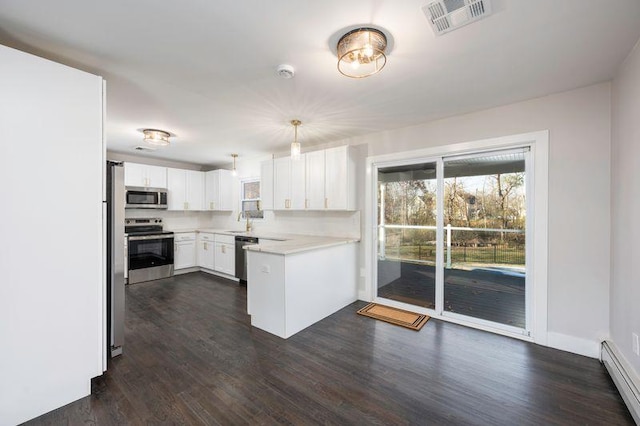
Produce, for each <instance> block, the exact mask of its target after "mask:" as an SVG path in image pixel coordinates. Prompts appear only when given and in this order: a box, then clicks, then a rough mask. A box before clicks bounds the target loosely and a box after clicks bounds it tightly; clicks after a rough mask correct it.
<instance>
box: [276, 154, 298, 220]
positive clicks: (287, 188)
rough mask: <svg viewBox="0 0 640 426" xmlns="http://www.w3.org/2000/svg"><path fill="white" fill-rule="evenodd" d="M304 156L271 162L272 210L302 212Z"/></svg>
mask: <svg viewBox="0 0 640 426" xmlns="http://www.w3.org/2000/svg"><path fill="white" fill-rule="evenodd" d="M304 205H305V154H303V155H301V156H300V159H299V160H292V159H291V158H290V157H285V158H278V159H275V160H273V209H274V210H304Z"/></svg>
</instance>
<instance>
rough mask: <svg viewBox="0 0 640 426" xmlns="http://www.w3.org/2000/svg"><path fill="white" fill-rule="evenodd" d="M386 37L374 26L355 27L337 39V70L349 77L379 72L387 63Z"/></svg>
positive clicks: (362, 76) (366, 75)
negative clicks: (385, 52)
mask: <svg viewBox="0 0 640 426" xmlns="http://www.w3.org/2000/svg"><path fill="white" fill-rule="evenodd" d="M386 48H387V37H386V36H385V35H384V33H383V32H382V31H380V30H376V29H375V28H366V27H365V28H356V29H355V30H352V31H349V32H348V33H346V34H345V35H343V36H342V37H340V41H338V71H340V72H341V73H342V74H343V75H346V76H347V77H351V78H364V77H369V76H370V75H373V74H376V73H378V72H380V70H381V69H382V68H384V66H385V64H386V63H387V57H386V56H385V54H384V51H385V49H386Z"/></svg>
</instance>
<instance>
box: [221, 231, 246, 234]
mask: <svg viewBox="0 0 640 426" xmlns="http://www.w3.org/2000/svg"><path fill="white" fill-rule="evenodd" d="M224 232H227V233H229V234H246V233H247V231H224Z"/></svg>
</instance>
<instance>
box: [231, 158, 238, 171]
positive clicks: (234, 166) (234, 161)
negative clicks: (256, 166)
mask: <svg viewBox="0 0 640 426" xmlns="http://www.w3.org/2000/svg"><path fill="white" fill-rule="evenodd" d="M231 157H232V158H233V169H231V174H232V175H233V176H238V171H237V170H236V158H238V154H231Z"/></svg>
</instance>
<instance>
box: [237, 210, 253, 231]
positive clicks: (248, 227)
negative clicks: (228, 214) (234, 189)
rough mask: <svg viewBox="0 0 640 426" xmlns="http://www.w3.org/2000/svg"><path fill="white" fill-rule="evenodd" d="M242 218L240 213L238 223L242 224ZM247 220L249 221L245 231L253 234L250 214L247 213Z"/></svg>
mask: <svg viewBox="0 0 640 426" xmlns="http://www.w3.org/2000/svg"><path fill="white" fill-rule="evenodd" d="M241 218H242V212H240V213H238V222H240V219H241ZM245 218H246V219H247V223H246V225H245V230H246V231H247V232H251V218H250V217H249V214H248V212H245Z"/></svg>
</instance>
